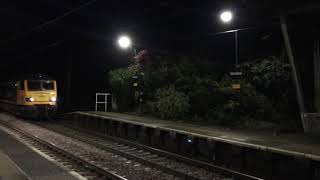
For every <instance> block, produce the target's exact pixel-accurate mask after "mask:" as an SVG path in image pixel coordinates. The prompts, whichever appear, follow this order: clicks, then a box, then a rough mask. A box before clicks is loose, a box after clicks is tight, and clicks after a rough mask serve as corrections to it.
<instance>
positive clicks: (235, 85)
mask: <svg viewBox="0 0 320 180" xmlns="http://www.w3.org/2000/svg"><path fill="white" fill-rule="evenodd" d="M232 89H241V85H240V84H232Z"/></svg>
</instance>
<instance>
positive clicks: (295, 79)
mask: <svg viewBox="0 0 320 180" xmlns="http://www.w3.org/2000/svg"><path fill="white" fill-rule="evenodd" d="M280 23H281V30H282V35H283V40H284V44H285V47H286V51H287V55H288V58H289V62H290V65H291V75H292V77H293V82H294V85H295V89H296V95H297V100H298V105H299V110H300V117H301V121H302V126H303V130H304V132H308V126H307V122H306V121H305V118H304V113H305V107H304V100H303V93H302V88H301V83H300V82H301V81H300V78H299V75H298V73H297V69H296V63H295V61H294V57H293V52H292V48H291V42H290V38H289V34H288V29H287V23H286V19H285V17H284V16H282V15H281V16H280Z"/></svg>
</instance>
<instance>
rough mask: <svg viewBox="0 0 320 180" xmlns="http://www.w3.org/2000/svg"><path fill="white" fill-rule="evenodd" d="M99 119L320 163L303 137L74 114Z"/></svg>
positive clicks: (317, 151)
mask: <svg viewBox="0 0 320 180" xmlns="http://www.w3.org/2000/svg"><path fill="white" fill-rule="evenodd" d="M76 113H82V114H87V115H93V116H101V117H105V118H111V119H114V120H119V121H125V122H131V123H135V124H143V125H145V126H149V127H154V128H159V129H166V130H173V131H178V132H183V133H190V134H193V135H197V136H205V137H208V138H214V139H216V140H221V141H224V142H229V143H233V144H237V145H244V146H249V147H253V148H257V149H267V150H270V151H275V152H281V153H284V154H288V153H289V154H292V155H299V156H300V155H301V156H304V157H307V158H311V159H314V160H319V161H320V139H319V138H317V137H312V136H309V135H305V134H303V133H285V134H280V135H279V136H274V135H273V133H272V132H261V131H253V130H241V129H227V128H222V127H214V126H201V125H195V124H189V123H183V122H176V121H166V120H161V119H157V118H151V117H142V116H137V115H130V114H122V113H114V112H91V111H90V112H76Z"/></svg>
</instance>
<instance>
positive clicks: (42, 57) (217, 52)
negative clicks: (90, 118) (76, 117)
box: [0, 0, 320, 110]
mask: <svg viewBox="0 0 320 180" xmlns="http://www.w3.org/2000/svg"><path fill="white" fill-rule="evenodd" d="M223 9H230V10H232V11H234V13H235V15H234V16H235V18H234V21H233V22H232V23H231V24H229V25H224V24H222V23H220V22H219V18H218V15H219V12H220V11H221V10H223ZM282 13H283V14H285V15H287V17H288V24H289V33H290V36H291V38H292V42H293V48H294V52H295V57H296V59H297V61H298V66H299V71H300V73H301V77H302V82H303V88H304V91H305V92H304V94H305V96H306V99H307V105H308V104H310V102H311V100H312V87H313V86H312V82H313V74H312V70H313V67H312V66H313V42H314V40H316V39H318V38H319V36H318V34H319V17H320V16H319V14H320V13H319V4H317V3H316V1H314V2H308V1H303V2H302V1H300V2H293V1H281V2H278V1H249V0H241V1H214V0H211V1H206V0H201V1H170V0H161V1H123V0H117V1H115V0H108V1H104V0H96V1H85V0H81V1H80V0H72V1H62V0H60V1H58V0H32V1H22V0H21V1H17V0H11V1H2V4H1V7H0V20H1V21H0V22H1V29H0V36H1V41H0V47H1V48H0V49H1V50H0V54H1V55H0V58H1V64H0V80H6V79H9V78H11V77H12V76H15V75H17V74H23V73H45V74H48V75H50V76H52V77H54V78H55V79H57V81H58V83H59V84H58V85H59V94H60V95H61V96H60V102H64V101H65V99H66V97H65V96H66V86H67V81H66V80H67V73H68V71H70V72H71V77H72V78H71V80H72V81H71V92H72V93H71V106H70V107H72V108H71V109H73V110H74V109H78V110H79V109H83V110H89V109H93V107H94V98H95V97H94V96H95V93H96V92H109V91H110V90H109V87H108V77H107V72H108V71H109V70H110V69H114V68H117V67H123V66H127V65H128V64H129V63H130V53H129V52H127V51H123V50H120V49H119V48H118V47H117V45H116V40H117V38H118V37H119V36H120V35H122V34H126V35H129V36H130V37H132V38H133V40H132V41H133V42H134V45H135V47H136V48H137V49H138V50H142V49H148V50H150V51H153V52H155V53H162V54H181V55H190V56H199V57H206V58H209V59H212V61H223V62H224V63H226V65H227V64H232V63H234V34H232V33H230V34H221V35H213V34H214V33H217V32H221V31H225V30H230V29H234V28H246V27H253V29H249V30H246V31H241V32H239V39H238V42H239V61H240V62H243V61H248V60H253V59H254V58H256V57H265V56H270V55H276V56H280V55H281V54H283V53H285V51H284V45H283V40H282V35H281V31H280V25H279V14H282ZM62 104H63V103H62ZM309 108H312V107H311V106H310V107H309ZM69 109H70V108H69Z"/></svg>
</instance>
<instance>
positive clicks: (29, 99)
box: [26, 97, 34, 102]
mask: <svg viewBox="0 0 320 180" xmlns="http://www.w3.org/2000/svg"><path fill="white" fill-rule="evenodd" d="M26 101H28V102H34V98H33V97H29V98H26Z"/></svg>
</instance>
